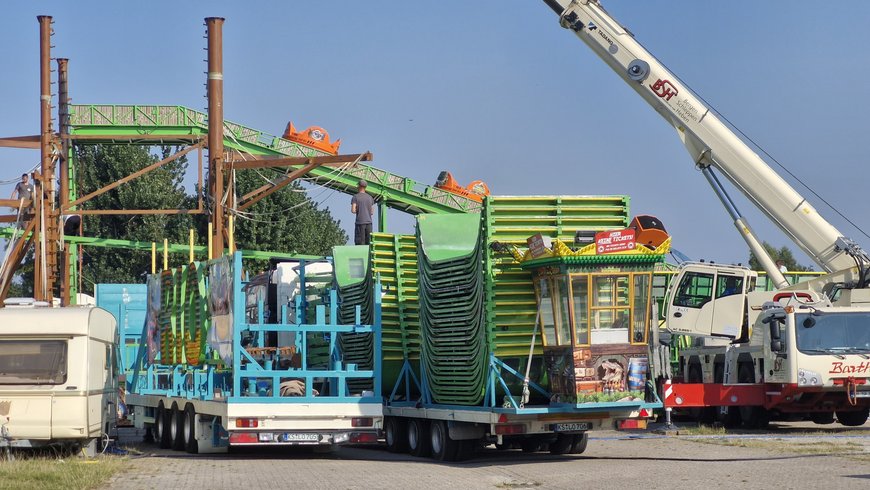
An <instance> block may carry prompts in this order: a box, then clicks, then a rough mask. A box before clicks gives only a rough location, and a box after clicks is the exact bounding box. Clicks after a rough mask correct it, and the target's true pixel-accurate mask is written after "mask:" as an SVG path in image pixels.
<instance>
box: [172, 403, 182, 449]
mask: <svg viewBox="0 0 870 490" xmlns="http://www.w3.org/2000/svg"><path fill="white" fill-rule="evenodd" d="M169 423H170V425H169V437H170V443H171V444H172V449H173V450H175V451H184V412H183V411H181V410H179V409H178V403H176V402H172V410H170V413H169Z"/></svg>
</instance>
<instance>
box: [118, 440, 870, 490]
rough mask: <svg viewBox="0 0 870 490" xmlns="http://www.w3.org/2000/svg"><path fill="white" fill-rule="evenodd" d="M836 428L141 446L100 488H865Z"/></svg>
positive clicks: (858, 459)
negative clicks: (450, 454)
mask: <svg viewBox="0 0 870 490" xmlns="http://www.w3.org/2000/svg"><path fill="white" fill-rule="evenodd" d="M833 427H834V426H826V427H825V428H820V426H814V425H812V424H778V425H777V426H775V427H774V429H772V430H770V431H767V432H764V433H761V432H753V433H742V434H735V435H727V436H724V437H723V436H721V435H713V436H702V435H696V436H686V435H679V436H663V435H656V434H652V433H650V432H645V433H639V434H626V433H622V432H604V431H602V432H595V433H594V435H593V437H590V441H589V448H588V449H587V451H586V453H584V454H583V455H579V456H551V455H549V454H546V453H538V454H525V453H522V452H520V451H497V450H495V449H494V448H487V449H485V450H484V451H483V452H482V453H479V454H478V456H477V458H476V459H474V460H472V461H469V462H464V463H453V464H443V463H435V462H433V461H431V460H426V459H419V458H415V457H412V456H408V455H396V454H391V453H389V452H387V451H386V450H384V449H382V448H363V447H343V448H341V449H340V450H338V451H337V452H335V453H332V454H313V453H312V452H310V451H304V450H296V449H292V448H290V449H275V450H256V451H253V450H252V451H245V452H242V453H239V454H236V453H233V454H222V455H189V454H186V453H179V452H172V451H162V450H159V449H156V447H155V446H151V445H141V446H137V447H138V448H139V449H140V450H142V451H143V455H142V456H136V457H133V458H132V459H131V461H130V468H129V470H128V471H126V472H125V473H124V474H122V475H119V476H118V477H116V478H115V479H114V480H112V481H111V482H109V483H108V484H107V485H106V488H112V489H152V488H161V489H174V488H209V489H222V488H269V487H272V488H275V487H279V488H280V487H290V486H294V487H299V488H324V489H342V488H349V489H350V488H365V489H370V488H425V489H434V488H447V487H455V488H468V489H476V488H489V489H492V488H531V487H540V488H579V487H585V488H609V489H613V488H616V489H627V488H697V487H699V486H702V485H703V486H704V487H708V488H811V487H817V488H838V489H841V488H865V489H866V488H870V425H866V426H865V427H863V428H859V429H841V428H839V427H835V428H833ZM817 452H822V453H823V454H814V453H817Z"/></svg>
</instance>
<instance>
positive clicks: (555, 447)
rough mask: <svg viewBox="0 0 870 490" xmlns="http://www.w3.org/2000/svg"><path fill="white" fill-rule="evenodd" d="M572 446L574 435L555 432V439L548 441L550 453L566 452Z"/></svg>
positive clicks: (568, 451)
mask: <svg viewBox="0 0 870 490" xmlns="http://www.w3.org/2000/svg"><path fill="white" fill-rule="evenodd" d="M573 447H574V435H572V434H556V440H555V441H553V442H551V443H550V454H568V453H570V452H571V448H573Z"/></svg>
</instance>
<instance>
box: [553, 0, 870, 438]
mask: <svg viewBox="0 0 870 490" xmlns="http://www.w3.org/2000/svg"><path fill="white" fill-rule="evenodd" d="M544 2H545V3H546V4H547V5H548V6H549V7H550V8H551V9H552V10H553V11H555V12H556V14H558V15H559V22H560V24H561V26H562V27H564V28H566V29H569V30H571V31H573V32H574V33H575V34H576V35H577V37H578V38H580V40H582V41H583V42H584V43H585V44H586V45H587V46H589V47H590V48H591V49H592V50H593V51H594V52H595V54H597V55H598V56H599V57H600V58H601V59H602V60H604V61H605V62H606V63H607V64H608V65H609V66H610V67H611V68H612V69H613V70H614V71H615V72H616V73H617V74H618V75H619V76H620V78H622V79H623V81H625V82H626V83H627V84H628V85H629V86H630V87H632V89H634V90H635V92H637V93H638V95H640V96H641V97H642V98H643V99H644V100H645V101H646V102H647V103H648V104H649V105H650V106H652V107H653V109H655V110H656V112H658V113H659V114H660V115H661V116H662V117H663V118H664V119H665V120H666V121H667V122H668V124H670V125H671V126H673V127H674V129H675V130H676V131H677V135H678V136H679V138H680V140H681V142H682V143H683V145H684V146H685V147H686V149H687V150H688V151H689V154H690V155H691V157H692V159H693V161H694V162H695V165H696V166H697V167H698V168H699V169H700V170H701V172H702V173H703V175H704V176H705V178H706V179H707V181H708V182H709V184H710V185H711V186H712V187H713V189H714V191H715V192H716V195H717V197H719V199H720V201H721V202H722V204H723V205H724V206H725V208H726V210H727V212H728V213H729V215H730V216H731V218H732V219H733V221H734V225H735V227H736V228H737V230H738V231H739V232H740V234H741V235H742V236H743V238H744V239H745V240H746V242H747V244H748V245H749V248H750V250H752V252H753V253H754V254H755V255H756V257H758V258H759V261H760V262H761V264H762V266H763V268H764V269H765V270H766V271H767V273H768V275H769V277H770V278H772V280H773V281H774V283H775V284H776V285H777V287H778V288H780V289H779V290H777V291H774V292H766V293H765V292H753V289H754V284H755V279H756V278H757V275H756V273H754V272H752V271H749V270H748V269H746V268H742V267H735V266H722V265H714V264H709V263H707V264H699V263H691V264H684V265H683V266H682V267H681V269H680V271H679V273H678V274H677V276H676V277H675V278H674V280H673V281H672V282H671V286H670V287H669V289H668V292H667V294H666V301H665V304H664V310H665V318H666V323H665V325H666V327H667V329H668V330H669V331H671V332H672V333H677V334H683V335H689V336H691V337H694V338H695V339H696V342H695V343H696V344H698V347H696V348H692V349H685V350H683V351H681V353H680V367H681V368H682V369H681V371H682V375H683V376H682V380H681V381H683V382H684V383H675V384H670V383H667V384H666V385H665V386H664V387H663V389H664V395H665V397H664V402H665V406H666V407H677V408H679V407H720V409H719V410H718V416H720V417H722V419H723V421H724V422H726V423H727V422H731V423H736V422H737V420H738V417H739V418H741V419H742V421H743V423H744V424H745V425H748V426H763V425H766V423H767V421H768V420H769V417H770V415H771V414H772V413H780V414H806V415H809V416H810V417H811V418H812V419H813V420H814V421H815V422H817V423H830V422H833V416H834V413H836V415H837V418H838V419H839V421H840V423H842V424H844V425H850V426H854V425H862V424H863V423H865V422H866V420H867V418H868V411H870V289H868V288H867V286H868V279H870V257H868V254H867V253H866V252H865V251H864V250H862V249H861V247H860V246H859V245H858V244H857V243H855V242H854V241H852V240H850V239H848V238H846V237H845V236H844V235H843V234H842V233H840V231H839V230H837V229H836V228H835V227H834V226H833V225H831V224H830V223H829V222H828V221H826V220H825V219H824V218H823V217H822V216H821V215H820V214H819V213H818V212H817V211H816V210H815V209H814V208H813V206H812V205H811V204H810V203H809V202H808V201H807V200H806V199H805V198H804V197H802V196H801V195H800V194H799V193H798V192H797V191H796V190H795V189H794V188H792V187H791V186H790V185H789V184H788V183H787V182H786V181H785V180H783V179H782V177H780V176H779V175H778V174H777V173H776V172H775V171H774V170H773V169H771V168H770V167H769V166H768V165H767V164H766V163H765V162H764V160H762V159H761V158H760V157H759V156H758V155H757V154H756V153H755V152H754V151H753V150H752V149H750V148H749V147H748V146H747V145H746V144H745V143H744V142H743V141H742V140H741V139H740V138H739V137H738V136H737V135H736V134H734V132H733V131H731V129H729V128H728V127H727V126H726V125H725V124H724V123H723V122H722V121H721V120H720V119H719V118H718V117H717V115H716V113H715V112H714V111H713V110H711V108H709V107H707V106H706V105H705V104H704V103H702V101H701V99H700V97H698V96H697V95H695V94H694V93H693V92H692V91H691V90H690V89H689V88H688V87H687V86H686V85H685V84H683V83H682V82H681V81H680V79H679V78H678V77H677V76H676V75H675V74H673V73H671V72H670V71H669V70H667V69H666V68H665V66H664V65H663V64H662V63H660V62H659V61H658V60H657V59H656V58H655V57H654V56H653V55H652V54H650V53H649V52H648V51H647V50H646V49H645V48H644V47H643V46H641V44H640V43H638V42H637V41H636V40H635V38H634V36H633V35H632V34H631V33H630V32H629V31H628V30H626V29H625V28H624V27H623V26H622V25H620V23H619V22H618V21H616V20H615V19H614V18H613V17H611V16H610V15H609V14H608V13H607V11H605V10H604V8H603V7H602V6H601V4H600V2H598V1H597V0H544ZM717 172H718V174H721V175H723V176H724V177H725V178H726V179H727V180H728V181H730V182H731V183H732V184H733V185H734V186H736V187H737V188H738V189H739V190H740V191H741V192H742V193H743V194H744V195H745V196H746V197H747V198H748V199H749V200H750V201H751V202H752V203H754V204H755V205H756V206H757V207H758V208H759V209H760V210H761V211H762V212H763V213H764V214H765V215H766V216H767V217H768V218H770V219H771V220H772V221H773V222H774V223H775V224H776V225H777V226H778V227H779V228H780V229H781V230H782V231H783V232H784V233H785V234H786V235H787V236H788V237H789V238H791V240H792V241H793V242H794V243H795V244H797V245H798V246H799V247H800V248H801V250H803V251H804V252H806V253H807V255H809V256H810V257H811V258H812V259H813V261H815V262H816V263H817V264H819V266H820V267H822V268H823V269H824V270H825V271H826V272H828V274H827V275H825V276H822V277H820V278H818V279H815V280H812V281H808V282H806V283H801V284H798V285H794V286H789V285H788V283H787V281H786V280H785V278H784V277H783V275H782V273H781V272H780V271H779V269H778V268H777V267H776V266H775V264H774V263H773V260H771V258H770V256H769V255H768V254H767V253H766V252H765V251H764V249H763V247H762V246H761V244H760V242H759V240H758V239H757V238H756V237H755V235H754V233H753V232H752V230H751V228H750V227H749V225H748V223H747V222H746V219H745V218H744V217H743V216H741V215H740V213H739V212H738V211H737V208H736V206H735V205H734V202H733V201H732V200H731V198H730V197H729V196H728V194H727V192H726V190H725V188H724V187H723V185H722V183H721V181H720V180H719V177H718V175H717ZM705 413H707V414H708V415H709V414H716V413H715V411H713V412H711V411H709V410H708V411H706V412H705Z"/></svg>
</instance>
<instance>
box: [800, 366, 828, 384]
mask: <svg viewBox="0 0 870 490" xmlns="http://www.w3.org/2000/svg"><path fill="white" fill-rule="evenodd" d="M821 385H822V375H821V374H819V373H817V372H815V371H810V370H809V369H798V386H821Z"/></svg>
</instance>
